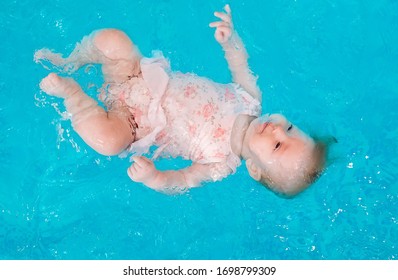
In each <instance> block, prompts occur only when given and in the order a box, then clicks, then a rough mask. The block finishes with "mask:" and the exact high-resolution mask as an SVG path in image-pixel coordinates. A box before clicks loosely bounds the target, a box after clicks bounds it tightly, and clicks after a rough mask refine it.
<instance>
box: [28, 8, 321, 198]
mask: <svg viewBox="0 0 398 280" xmlns="http://www.w3.org/2000/svg"><path fill="white" fill-rule="evenodd" d="M214 14H215V16H216V17H218V18H219V19H220V20H219V21H216V22H213V23H211V24H210V27H213V28H215V39H216V40H217V41H218V42H219V43H220V44H221V46H222V48H223V50H224V52H225V58H226V60H227V62H228V67H229V69H230V71H231V74H232V78H233V83H231V84H227V85H225V84H218V83H215V82H213V81H211V80H208V79H206V78H202V77H198V76H196V75H194V74H183V73H180V72H171V71H170V69H169V63H168V61H167V60H166V59H165V58H164V57H163V56H162V55H161V53H160V52H158V53H154V57H152V58H145V57H142V55H141V54H140V52H139V50H138V48H137V47H136V46H135V45H134V43H133V42H132V41H131V40H130V39H129V38H128V37H127V35H126V34H125V33H123V32H122V31H120V30H115V29H104V30H99V31H95V32H93V33H91V34H90V35H89V36H86V37H84V38H83V39H82V41H81V42H80V44H77V46H76V48H75V49H74V50H73V52H72V53H71V54H70V56H69V57H67V58H63V57H62V55H60V54H56V53H53V52H51V51H50V50H48V49H42V50H39V51H37V52H36V53H35V61H36V62H42V61H44V60H47V61H49V62H51V63H52V64H53V65H54V66H56V67H58V69H61V70H62V71H64V72H67V73H72V72H74V71H76V70H78V69H79V68H80V67H81V66H83V65H85V64H88V63H98V64H101V67H102V72H103V76H104V81H105V83H104V86H103V87H102V92H101V94H100V96H99V98H100V99H101V101H103V102H104V103H105V105H106V108H107V111H106V110H104V109H103V108H102V107H100V106H99V105H98V103H97V102H96V101H95V100H94V99H92V98H91V97H89V96H88V95H87V94H85V93H84V92H83V90H82V89H81V87H80V86H79V85H78V84H77V83H76V82H75V81H74V80H73V79H71V78H63V77H60V76H58V75H56V74H55V73H51V74H49V75H48V76H47V77H45V78H44V79H43V80H42V81H41V83H40V88H41V89H42V90H43V91H44V92H46V93H47V94H49V95H53V96H57V97H60V98H63V99H64V104H65V107H66V109H67V111H68V113H69V114H70V116H71V121H72V126H73V128H74V129H75V131H76V132H77V133H78V134H79V135H80V136H81V137H82V139H83V140H84V141H85V142H86V143H87V144H88V145H89V146H90V147H92V148H93V149H94V150H95V151H97V152H98V153H100V154H103V155H117V154H120V153H122V152H126V151H127V152H129V153H133V154H134V156H133V157H132V159H133V160H134V163H133V164H132V165H131V166H130V167H129V168H128V171H127V173H128V175H129V177H130V178H131V179H132V180H133V181H135V182H141V183H143V184H145V185H146V186H148V187H150V188H152V189H155V190H158V191H162V190H166V189H170V188H177V189H187V188H191V187H197V186H200V185H201V183H202V182H205V181H217V180H221V179H222V178H225V177H226V176H228V175H230V174H233V173H234V172H235V171H236V169H237V167H238V166H239V165H240V164H241V160H245V163H246V167H247V170H248V172H249V174H250V176H251V177H252V178H253V179H254V180H256V181H259V182H261V183H262V184H263V185H265V186H267V187H268V188H270V189H272V190H273V191H275V192H276V193H279V194H283V195H287V196H293V195H295V194H297V193H299V192H301V191H302V190H304V189H305V188H307V187H308V186H309V185H310V184H311V183H312V182H313V181H314V180H316V178H317V177H318V176H319V174H320V173H321V172H322V169H323V166H324V162H325V149H324V146H323V145H322V144H320V143H317V142H316V141H314V139H312V138H311V137H309V136H308V135H306V134H305V133H304V132H302V131H301V130H300V129H299V128H298V127H297V126H295V125H293V124H292V123H291V122H289V121H288V120H287V119H286V118H285V117H284V116H282V115H280V114H273V115H264V116H260V114H261V92H260V90H259V88H258V86H257V84H256V80H257V79H256V77H255V76H253V74H252V72H251V71H250V69H249V66H248V62H247V59H248V55H247V53H246V49H245V47H244V45H243V43H242V41H241V39H240V37H239V36H238V34H237V32H236V31H235V30H234V28H233V23H232V18H231V9H230V7H229V5H226V6H225V7H224V11H223V12H215V13H214ZM151 146H156V147H157V150H156V151H155V153H154V156H153V159H155V158H157V157H158V156H171V157H177V156H181V157H183V158H185V159H189V160H191V161H192V165H191V166H189V167H187V168H184V169H181V170H169V171H159V170H157V169H156V167H155V166H154V164H153V162H152V160H150V159H148V158H146V157H144V156H142V154H145V153H146V152H148V150H149V148H150V147H151Z"/></svg>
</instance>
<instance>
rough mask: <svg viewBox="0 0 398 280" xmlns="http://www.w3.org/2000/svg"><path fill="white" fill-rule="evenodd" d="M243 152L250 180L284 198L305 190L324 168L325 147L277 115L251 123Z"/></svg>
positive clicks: (264, 117) (267, 116)
mask: <svg viewBox="0 0 398 280" xmlns="http://www.w3.org/2000/svg"><path fill="white" fill-rule="evenodd" d="M244 149H245V151H244V155H245V156H244V157H245V159H246V167H247V169H248V171H249V174H250V176H251V177H252V178H253V179H255V180H256V181H259V182H260V183H262V184H263V185H265V186H267V187H269V188H270V189H271V190H273V191H275V192H276V193H279V194H282V195H286V196H294V195H296V194H298V193H299V192H301V191H303V190H304V189H306V188H307V187H308V186H309V185H310V184H311V183H313V182H314V181H315V180H316V179H317V178H318V176H319V175H320V173H321V172H322V170H323V168H324V165H325V157H326V155H325V154H326V151H325V150H326V149H325V145H324V144H322V143H321V142H319V143H318V142H316V141H315V140H314V139H313V138H311V137H310V136H308V135H307V134H305V133H304V132H302V131H301V130H300V129H299V128H298V127H296V126H294V125H293V124H291V123H290V122H289V121H288V120H287V119H286V118H285V117H284V116H282V115H279V114H273V115H265V116H263V117H260V118H258V119H255V120H254V121H252V123H251V124H250V126H249V128H248V130H247V132H246V135H245V139H244Z"/></svg>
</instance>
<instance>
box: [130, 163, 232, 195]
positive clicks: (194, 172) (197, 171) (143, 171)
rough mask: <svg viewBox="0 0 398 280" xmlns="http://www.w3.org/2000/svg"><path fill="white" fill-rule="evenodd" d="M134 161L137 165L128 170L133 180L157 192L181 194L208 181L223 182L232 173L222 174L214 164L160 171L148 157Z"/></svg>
mask: <svg viewBox="0 0 398 280" xmlns="http://www.w3.org/2000/svg"><path fill="white" fill-rule="evenodd" d="M133 159H134V161H135V163H133V164H132V165H131V166H130V168H129V169H128V170H127V174H128V175H129V177H130V178H131V180H133V181H135V182H139V183H143V184H144V185H146V186H147V187H149V188H151V189H154V190H156V191H163V192H164V191H166V192H168V191H170V190H171V191H174V192H181V191H182V190H185V189H189V188H194V187H199V186H200V185H201V184H202V183H203V182H206V181H217V180H221V179H222V178H223V177H225V176H227V175H228V174H229V173H230V172H225V170H222V171H223V172H221V173H220V170H218V169H219V168H217V166H215V165H214V164H200V163H193V164H192V165H191V166H189V167H187V168H184V169H180V170H167V171H160V170H157V169H156V167H155V165H154V164H153V162H152V161H151V160H149V159H148V158H146V157H142V156H141V157H134V158H133ZM215 164H217V163H215ZM227 173H228V174H227Z"/></svg>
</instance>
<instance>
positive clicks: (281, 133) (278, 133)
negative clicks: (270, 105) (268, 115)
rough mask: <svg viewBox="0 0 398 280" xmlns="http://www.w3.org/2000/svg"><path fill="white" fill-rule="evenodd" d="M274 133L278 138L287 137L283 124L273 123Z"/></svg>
mask: <svg viewBox="0 0 398 280" xmlns="http://www.w3.org/2000/svg"><path fill="white" fill-rule="evenodd" d="M273 133H274V134H275V136H276V137H278V138H285V137H286V132H285V130H284V128H283V127H282V126H281V125H273Z"/></svg>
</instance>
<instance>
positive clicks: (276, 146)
mask: <svg viewBox="0 0 398 280" xmlns="http://www.w3.org/2000/svg"><path fill="white" fill-rule="evenodd" d="M281 145H282V143H281V142H278V143H276V145H275V148H274V151H276V150H278V149H279V148H280V147H281Z"/></svg>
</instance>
